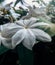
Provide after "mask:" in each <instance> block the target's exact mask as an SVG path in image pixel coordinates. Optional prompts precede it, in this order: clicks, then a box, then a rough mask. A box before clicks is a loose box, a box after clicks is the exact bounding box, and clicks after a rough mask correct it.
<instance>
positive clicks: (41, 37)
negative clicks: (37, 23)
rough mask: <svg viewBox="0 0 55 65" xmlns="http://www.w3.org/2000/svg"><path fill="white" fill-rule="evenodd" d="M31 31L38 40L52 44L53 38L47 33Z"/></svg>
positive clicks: (36, 30)
mask: <svg viewBox="0 0 55 65" xmlns="http://www.w3.org/2000/svg"><path fill="white" fill-rule="evenodd" d="M31 31H32V32H33V33H34V34H35V36H36V38H37V40H40V41H44V42H51V37H50V35H48V34H47V33H46V32H44V31H43V30H40V29H31Z"/></svg>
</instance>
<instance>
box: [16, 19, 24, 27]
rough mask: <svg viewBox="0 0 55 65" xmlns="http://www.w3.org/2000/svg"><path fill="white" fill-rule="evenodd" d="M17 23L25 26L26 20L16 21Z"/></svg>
mask: <svg viewBox="0 0 55 65" xmlns="http://www.w3.org/2000/svg"><path fill="white" fill-rule="evenodd" d="M16 24H18V25H20V26H24V20H19V21H16Z"/></svg>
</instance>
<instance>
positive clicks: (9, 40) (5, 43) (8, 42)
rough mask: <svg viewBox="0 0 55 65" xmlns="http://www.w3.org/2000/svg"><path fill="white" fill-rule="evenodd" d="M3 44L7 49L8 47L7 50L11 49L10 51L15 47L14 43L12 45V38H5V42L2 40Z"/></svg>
mask: <svg viewBox="0 0 55 65" xmlns="http://www.w3.org/2000/svg"><path fill="white" fill-rule="evenodd" d="M2 44H3V45H4V46H5V47H7V48H9V49H13V47H12V43H11V38H8V39H7V38H4V39H3V40H2Z"/></svg>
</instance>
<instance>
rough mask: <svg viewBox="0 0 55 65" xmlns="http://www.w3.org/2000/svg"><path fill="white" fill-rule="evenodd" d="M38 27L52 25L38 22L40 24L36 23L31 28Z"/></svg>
mask: <svg viewBox="0 0 55 65" xmlns="http://www.w3.org/2000/svg"><path fill="white" fill-rule="evenodd" d="M37 26H50V25H49V24H48V23H44V22H38V23H34V24H33V25H31V26H30V28H35V27H37Z"/></svg>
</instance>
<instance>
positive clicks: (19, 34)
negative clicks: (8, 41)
mask: <svg viewBox="0 0 55 65" xmlns="http://www.w3.org/2000/svg"><path fill="white" fill-rule="evenodd" d="M23 32H24V30H23V29H22V30H19V31H18V32H16V34H15V35H14V36H13V37H12V46H13V47H16V45H18V44H19V43H21V42H22V40H23V39H24V35H23Z"/></svg>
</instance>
